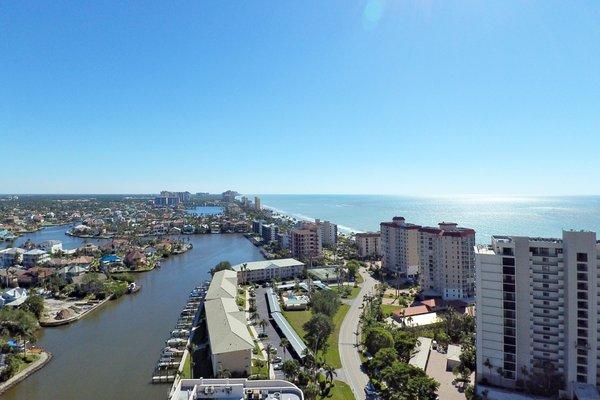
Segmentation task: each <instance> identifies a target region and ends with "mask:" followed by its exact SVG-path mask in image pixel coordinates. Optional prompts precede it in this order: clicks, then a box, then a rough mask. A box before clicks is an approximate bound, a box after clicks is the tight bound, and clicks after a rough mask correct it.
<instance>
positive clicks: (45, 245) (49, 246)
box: [39, 240, 63, 254]
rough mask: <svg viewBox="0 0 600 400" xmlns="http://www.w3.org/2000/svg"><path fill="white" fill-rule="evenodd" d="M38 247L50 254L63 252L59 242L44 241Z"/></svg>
mask: <svg viewBox="0 0 600 400" xmlns="http://www.w3.org/2000/svg"><path fill="white" fill-rule="evenodd" d="M39 247H40V249H42V250H44V251H46V252H47V253H50V254H56V253H58V252H61V251H62V250H63V247H62V242H61V241H60V240H46V241H44V242H42V243H40V244H39Z"/></svg>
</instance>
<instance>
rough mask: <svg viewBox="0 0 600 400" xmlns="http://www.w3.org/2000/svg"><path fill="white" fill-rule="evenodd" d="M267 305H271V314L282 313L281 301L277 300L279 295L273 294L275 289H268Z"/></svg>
mask: <svg viewBox="0 0 600 400" xmlns="http://www.w3.org/2000/svg"><path fill="white" fill-rule="evenodd" d="M267 303H268V304H269V311H270V312H271V313H276V312H281V306H280V305H279V300H277V294H275V292H273V288H268V289H267Z"/></svg>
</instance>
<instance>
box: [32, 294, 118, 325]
mask: <svg viewBox="0 0 600 400" xmlns="http://www.w3.org/2000/svg"><path fill="white" fill-rule="evenodd" d="M112 298H113V296H109V297H107V298H106V299H104V300H102V301H100V302H99V303H97V304H96V305H94V306H93V307H91V308H89V309H87V310H85V311H84V312H82V313H81V314H79V315H76V316H73V317H71V318H66V319H60V320H49V319H44V320H42V319H40V326H42V327H44V328H52V327H55V326H62V325H68V324H71V323H73V322H75V321H79V320H80V319H81V318H83V317H85V316H86V315H88V314H90V313H91V312H92V311H95V310H97V309H98V308H100V307H101V306H103V305H104V304H106V303H108V302H109V301H110V300H111V299H112Z"/></svg>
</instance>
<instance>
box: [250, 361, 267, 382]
mask: <svg viewBox="0 0 600 400" xmlns="http://www.w3.org/2000/svg"><path fill="white" fill-rule="evenodd" d="M260 364H262V365H260ZM252 375H260V376H261V377H263V378H264V379H268V376H269V369H268V368H267V362H266V361H263V360H257V359H254V360H252Z"/></svg>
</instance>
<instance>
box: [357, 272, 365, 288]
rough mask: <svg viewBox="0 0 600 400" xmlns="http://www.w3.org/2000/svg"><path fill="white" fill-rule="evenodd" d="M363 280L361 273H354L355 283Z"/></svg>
mask: <svg viewBox="0 0 600 400" xmlns="http://www.w3.org/2000/svg"><path fill="white" fill-rule="evenodd" d="M364 281H365V278H363V277H362V275H361V274H356V283H358V284H359V285H360V284H361V283H363V282H364Z"/></svg>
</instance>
